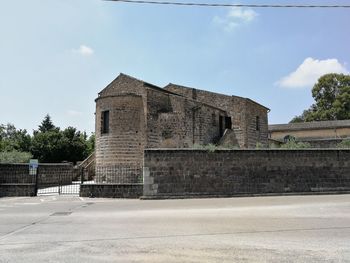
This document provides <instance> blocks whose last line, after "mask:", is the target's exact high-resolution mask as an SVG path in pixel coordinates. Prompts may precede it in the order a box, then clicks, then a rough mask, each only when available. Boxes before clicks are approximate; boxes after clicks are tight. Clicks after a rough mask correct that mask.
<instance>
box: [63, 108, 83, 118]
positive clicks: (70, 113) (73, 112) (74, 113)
mask: <svg viewBox="0 0 350 263" xmlns="http://www.w3.org/2000/svg"><path fill="white" fill-rule="evenodd" d="M66 113H67V115H68V116H70V117H79V116H81V115H83V113H82V112H80V111H76V110H68V111H67V112H66Z"/></svg>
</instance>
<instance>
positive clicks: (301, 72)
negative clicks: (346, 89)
mask: <svg viewBox="0 0 350 263" xmlns="http://www.w3.org/2000/svg"><path fill="white" fill-rule="evenodd" d="M328 73H343V74H349V71H348V70H347V69H346V67H345V64H341V63H340V62H339V61H338V60H337V59H335V58H333V59H325V60H318V59H313V58H306V59H305V60H304V62H303V63H302V64H301V65H300V66H299V67H298V68H297V69H296V70H295V71H294V72H292V73H290V74H289V75H288V76H286V77H283V78H282V79H280V80H279V81H277V82H276V85H278V86H281V87H284V88H303V87H311V86H313V85H314V84H315V83H316V82H317V80H318V79H319V78H320V77H321V76H322V75H324V74H328Z"/></svg>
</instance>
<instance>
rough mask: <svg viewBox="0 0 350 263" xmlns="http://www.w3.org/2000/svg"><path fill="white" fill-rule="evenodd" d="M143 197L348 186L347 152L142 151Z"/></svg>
mask: <svg viewBox="0 0 350 263" xmlns="http://www.w3.org/2000/svg"><path fill="white" fill-rule="evenodd" d="M144 163H145V168H144V183H145V185H144V196H146V197H152V198H153V197H155V198H158V197H166V196H213V195H215V196H235V195H246V194H248V195H251V194H268V193H278V194H280V193H304V192H311V193H314V192H327V191H338V192H342V191H349V190H350V150H220V151H216V152H207V151H204V150H186V149H185V150H146V151H145V161H144Z"/></svg>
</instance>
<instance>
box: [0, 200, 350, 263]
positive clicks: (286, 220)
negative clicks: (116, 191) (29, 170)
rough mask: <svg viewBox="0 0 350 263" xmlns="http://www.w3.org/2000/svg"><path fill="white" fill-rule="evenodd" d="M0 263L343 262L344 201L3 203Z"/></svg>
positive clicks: (347, 226)
mask: <svg viewBox="0 0 350 263" xmlns="http://www.w3.org/2000/svg"><path fill="white" fill-rule="evenodd" d="M0 262H1V263H3V262H27V263H30V262H350V195H321V196H320V195H318V196H282V197H245V198H218V199H187V200H186V199H185V200H147V201H142V200H125V199H97V198H96V199H89V198H80V197H77V196H71V197H69V196H39V197H32V198H29V197H28V198H27V197H17V198H0Z"/></svg>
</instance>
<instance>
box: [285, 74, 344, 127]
mask: <svg viewBox="0 0 350 263" xmlns="http://www.w3.org/2000/svg"><path fill="white" fill-rule="evenodd" d="M312 97H313V98H314V99H315V103H314V104H313V105H311V107H310V108H309V109H308V110H305V111H304V112H303V114H302V115H300V116H296V117H294V118H293V119H292V120H291V122H309V121H325V120H345V119H350V75H344V74H335V73H332V74H326V75H324V76H322V77H321V78H319V80H318V81H317V83H316V84H315V85H314V87H313V89H312Z"/></svg>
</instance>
